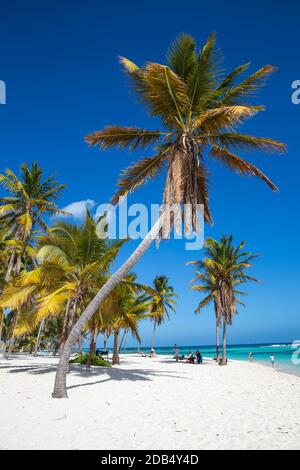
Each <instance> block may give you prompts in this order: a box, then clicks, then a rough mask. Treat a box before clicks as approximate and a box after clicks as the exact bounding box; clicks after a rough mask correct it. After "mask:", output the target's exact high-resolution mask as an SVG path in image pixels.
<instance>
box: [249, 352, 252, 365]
mask: <svg viewBox="0 0 300 470" xmlns="http://www.w3.org/2000/svg"><path fill="white" fill-rule="evenodd" d="M249 362H250V363H251V364H252V362H253V353H252V352H250V353H249Z"/></svg>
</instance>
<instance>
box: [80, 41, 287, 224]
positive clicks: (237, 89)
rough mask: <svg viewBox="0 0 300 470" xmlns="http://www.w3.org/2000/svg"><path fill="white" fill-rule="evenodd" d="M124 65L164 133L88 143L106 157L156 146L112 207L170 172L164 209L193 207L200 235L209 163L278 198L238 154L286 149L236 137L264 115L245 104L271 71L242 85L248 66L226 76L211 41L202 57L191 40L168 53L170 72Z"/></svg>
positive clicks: (123, 134)
mask: <svg viewBox="0 0 300 470" xmlns="http://www.w3.org/2000/svg"><path fill="white" fill-rule="evenodd" d="M120 61H121V64H122V65H123V66H124V69H125V72H126V73H127V75H128V76H129V77H130V79H131V84H132V86H133V88H134V90H135V92H136V93H137V95H138V97H139V99H140V101H141V102H142V103H143V104H144V105H146V107H147V109H148V111H149V112H150V115H151V116H153V117H159V118H160V119H161V123H162V127H161V128H160V129H157V130H145V129H141V128H137V127H121V126H108V127H106V128H104V129H103V130H101V131H98V132H94V133H93V134H91V135H89V136H87V138H86V140H87V142H88V143H89V144H91V145H93V146H99V147H100V148H101V149H108V148H111V147H118V148H121V149H128V150H129V151H133V150H136V149H138V148H140V149H143V148H145V147H148V146H149V145H151V144H153V145H154V147H155V150H154V155H153V156H152V157H147V158H143V159H142V160H139V161H138V162H137V163H135V164H134V165H132V166H130V167H129V168H127V169H126V170H125V171H124V172H123V175H122V178H121V180H120V182H119V189H118V191H117V193H116V194H115V196H114V197H113V202H115V203H116V202H118V200H119V198H120V197H122V196H125V195H126V194H128V193H129V192H131V191H134V190H135V189H136V188H137V187H139V186H141V185H142V184H143V183H144V182H145V181H146V180H148V179H150V178H153V177H155V176H156V175H157V173H158V172H159V171H160V170H161V169H162V168H163V167H164V165H165V164H167V166H168V173H167V179H166V184H165V190H164V203H165V204H168V205H171V206H172V205H173V204H189V205H190V208H191V218H190V225H191V227H192V228H193V229H195V230H198V228H199V227H198V219H197V205H198V204H201V205H202V207H203V210H204V217H205V220H206V221H208V222H211V221H212V216H211V212H210V209H209V204H208V182H207V170H206V167H205V164H204V157H205V156H206V155H208V156H209V157H211V158H214V159H216V160H218V161H220V162H221V163H223V164H225V165H226V166H227V167H229V168H230V169H231V170H235V171H236V172H237V173H240V174H246V175H250V176H257V177H259V178H261V179H262V180H263V181H265V182H266V183H267V184H268V185H269V186H270V187H271V189H273V190H274V191H276V190H277V187H276V186H275V184H273V183H272V182H271V181H270V179H269V178H268V177H267V176H266V175H265V174H264V173H263V172H262V171H260V170H259V169H258V168H257V167H255V166H254V165H252V164H251V163H249V162H248V161H246V160H244V159H243V158H241V157H240V156H238V155H237V151H239V150H240V151H241V150H247V149H253V150H259V151H263V152H282V151H284V150H285V145H284V144H282V143H280V142H278V141H275V140H272V139H269V138H262V137H253V136H251V135H245V134H240V133H237V131H236V129H237V127H238V126H239V125H240V124H242V123H243V122H244V121H245V119H247V118H249V117H252V116H254V115H255V114H256V113H258V112H259V111H262V110H263V109H264V107H263V106H254V105H252V104H250V103H247V97H248V95H250V94H251V93H252V92H253V91H255V90H257V89H258V88H259V87H260V86H261V85H262V84H263V83H264V80H265V79H266V78H267V77H268V75H270V74H271V73H272V72H274V70H275V68H274V67H273V66H270V65H267V66H265V67H263V68H261V69H260V70H258V71H257V72H255V73H253V74H251V75H250V76H248V77H247V78H245V79H243V80H241V81H240V82H237V80H238V78H239V77H240V75H241V74H242V73H243V72H245V71H246V70H247V69H248V67H249V65H250V64H249V63H247V64H244V65H242V66H239V67H237V68H236V69H235V70H233V71H232V72H231V73H229V74H228V75H224V74H223V73H222V70H221V67H220V62H221V61H220V57H219V55H218V54H217V52H216V46H215V35H214V34H212V35H211V36H210V37H209V38H208V40H207V42H206V44H205V45H204V47H203V48H202V49H201V50H200V52H198V50H197V46H196V43H195V40H194V39H193V38H192V37H191V36H189V35H186V34H183V35H181V36H179V37H178V39H177V40H176V41H175V42H174V43H173V44H172V45H171V47H170V50H169V52H168V55H167V65H161V64H157V63H147V64H146V65H144V66H142V67H139V66H138V65H136V64H134V63H133V62H131V61H130V60H128V59H126V58H124V57H121V59H120ZM183 209H184V208H183Z"/></svg>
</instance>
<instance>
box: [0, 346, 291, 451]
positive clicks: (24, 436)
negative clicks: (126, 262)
mask: <svg viewBox="0 0 300 470" xmlns="http://www.w3.org/2000/svg"><path fill="white" fill-rule="evenodd" d="M56 364H57V359H56V358H53V357H38V358H33V357H29V356H20V357H15V358H12V359H10V360H9V361H6V360H3V359H1V360H0V396H1V399H0V422H1V426H0V448H1V449H99V450H100V449H108V450H113V449H145V450H151V449H162V450H167V449H170V450H173V449H177V450H194V449H299V448H300V406H299V403H300V378H299V377H295V376H292V375H287V374H284V373H278V372H276V371H273V370H272V369H271V368H267V367H265V366H261V365H257V364H248V363H243V362H235V361H233V362H230V363H229V365H228V367H218V366H217V365H215V364H214V363H213V362H211V361H209V362H206V363H205V364H203V365H190V364H182V363H178V364H177V363H175V362H174V361H173V360H170V359H168V358H165V357H159V358H153V359H150V358H148V357H147V358H144V357H139V356H136V355H130V356H129V355H127V356H123V357H122V363H121V365H120V366H117V367H114V368H107V369H104V368H92V370H91V372H88V373H87V372H86V371H85V369H84V368H82V366H73V367H72V370H71V373H70V374H69V376H68V394H69V399H62V400H57V399H52V398H51V391H52V387H53V380H54V371H55V365H56Z"/></svg>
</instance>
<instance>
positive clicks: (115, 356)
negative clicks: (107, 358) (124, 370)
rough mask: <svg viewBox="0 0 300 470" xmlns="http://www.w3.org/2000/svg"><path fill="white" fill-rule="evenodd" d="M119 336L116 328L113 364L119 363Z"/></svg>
mask: <svg viewBox="0 0 300 470" xmlns="http://www.w3.org/2000/svg"><path fill="white" fill-rule="evenodd" d="M119 336H120V331H119V330H116V331H115V333H114V352H113V357H112V363H113V365H114V364H120V356H119Z"/></svg>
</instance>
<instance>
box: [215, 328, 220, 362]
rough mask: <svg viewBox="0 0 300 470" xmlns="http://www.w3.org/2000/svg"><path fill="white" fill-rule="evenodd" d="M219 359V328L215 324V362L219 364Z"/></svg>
mask: <svg viewBox="0 0 300 470" xmlns="http://www.w3.org/2000/svg"><path fill="white" fill-rule="evenodd" d="M219 359H220V326H219V324H218V322H216V360H217V362H219Z"/></svg>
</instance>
